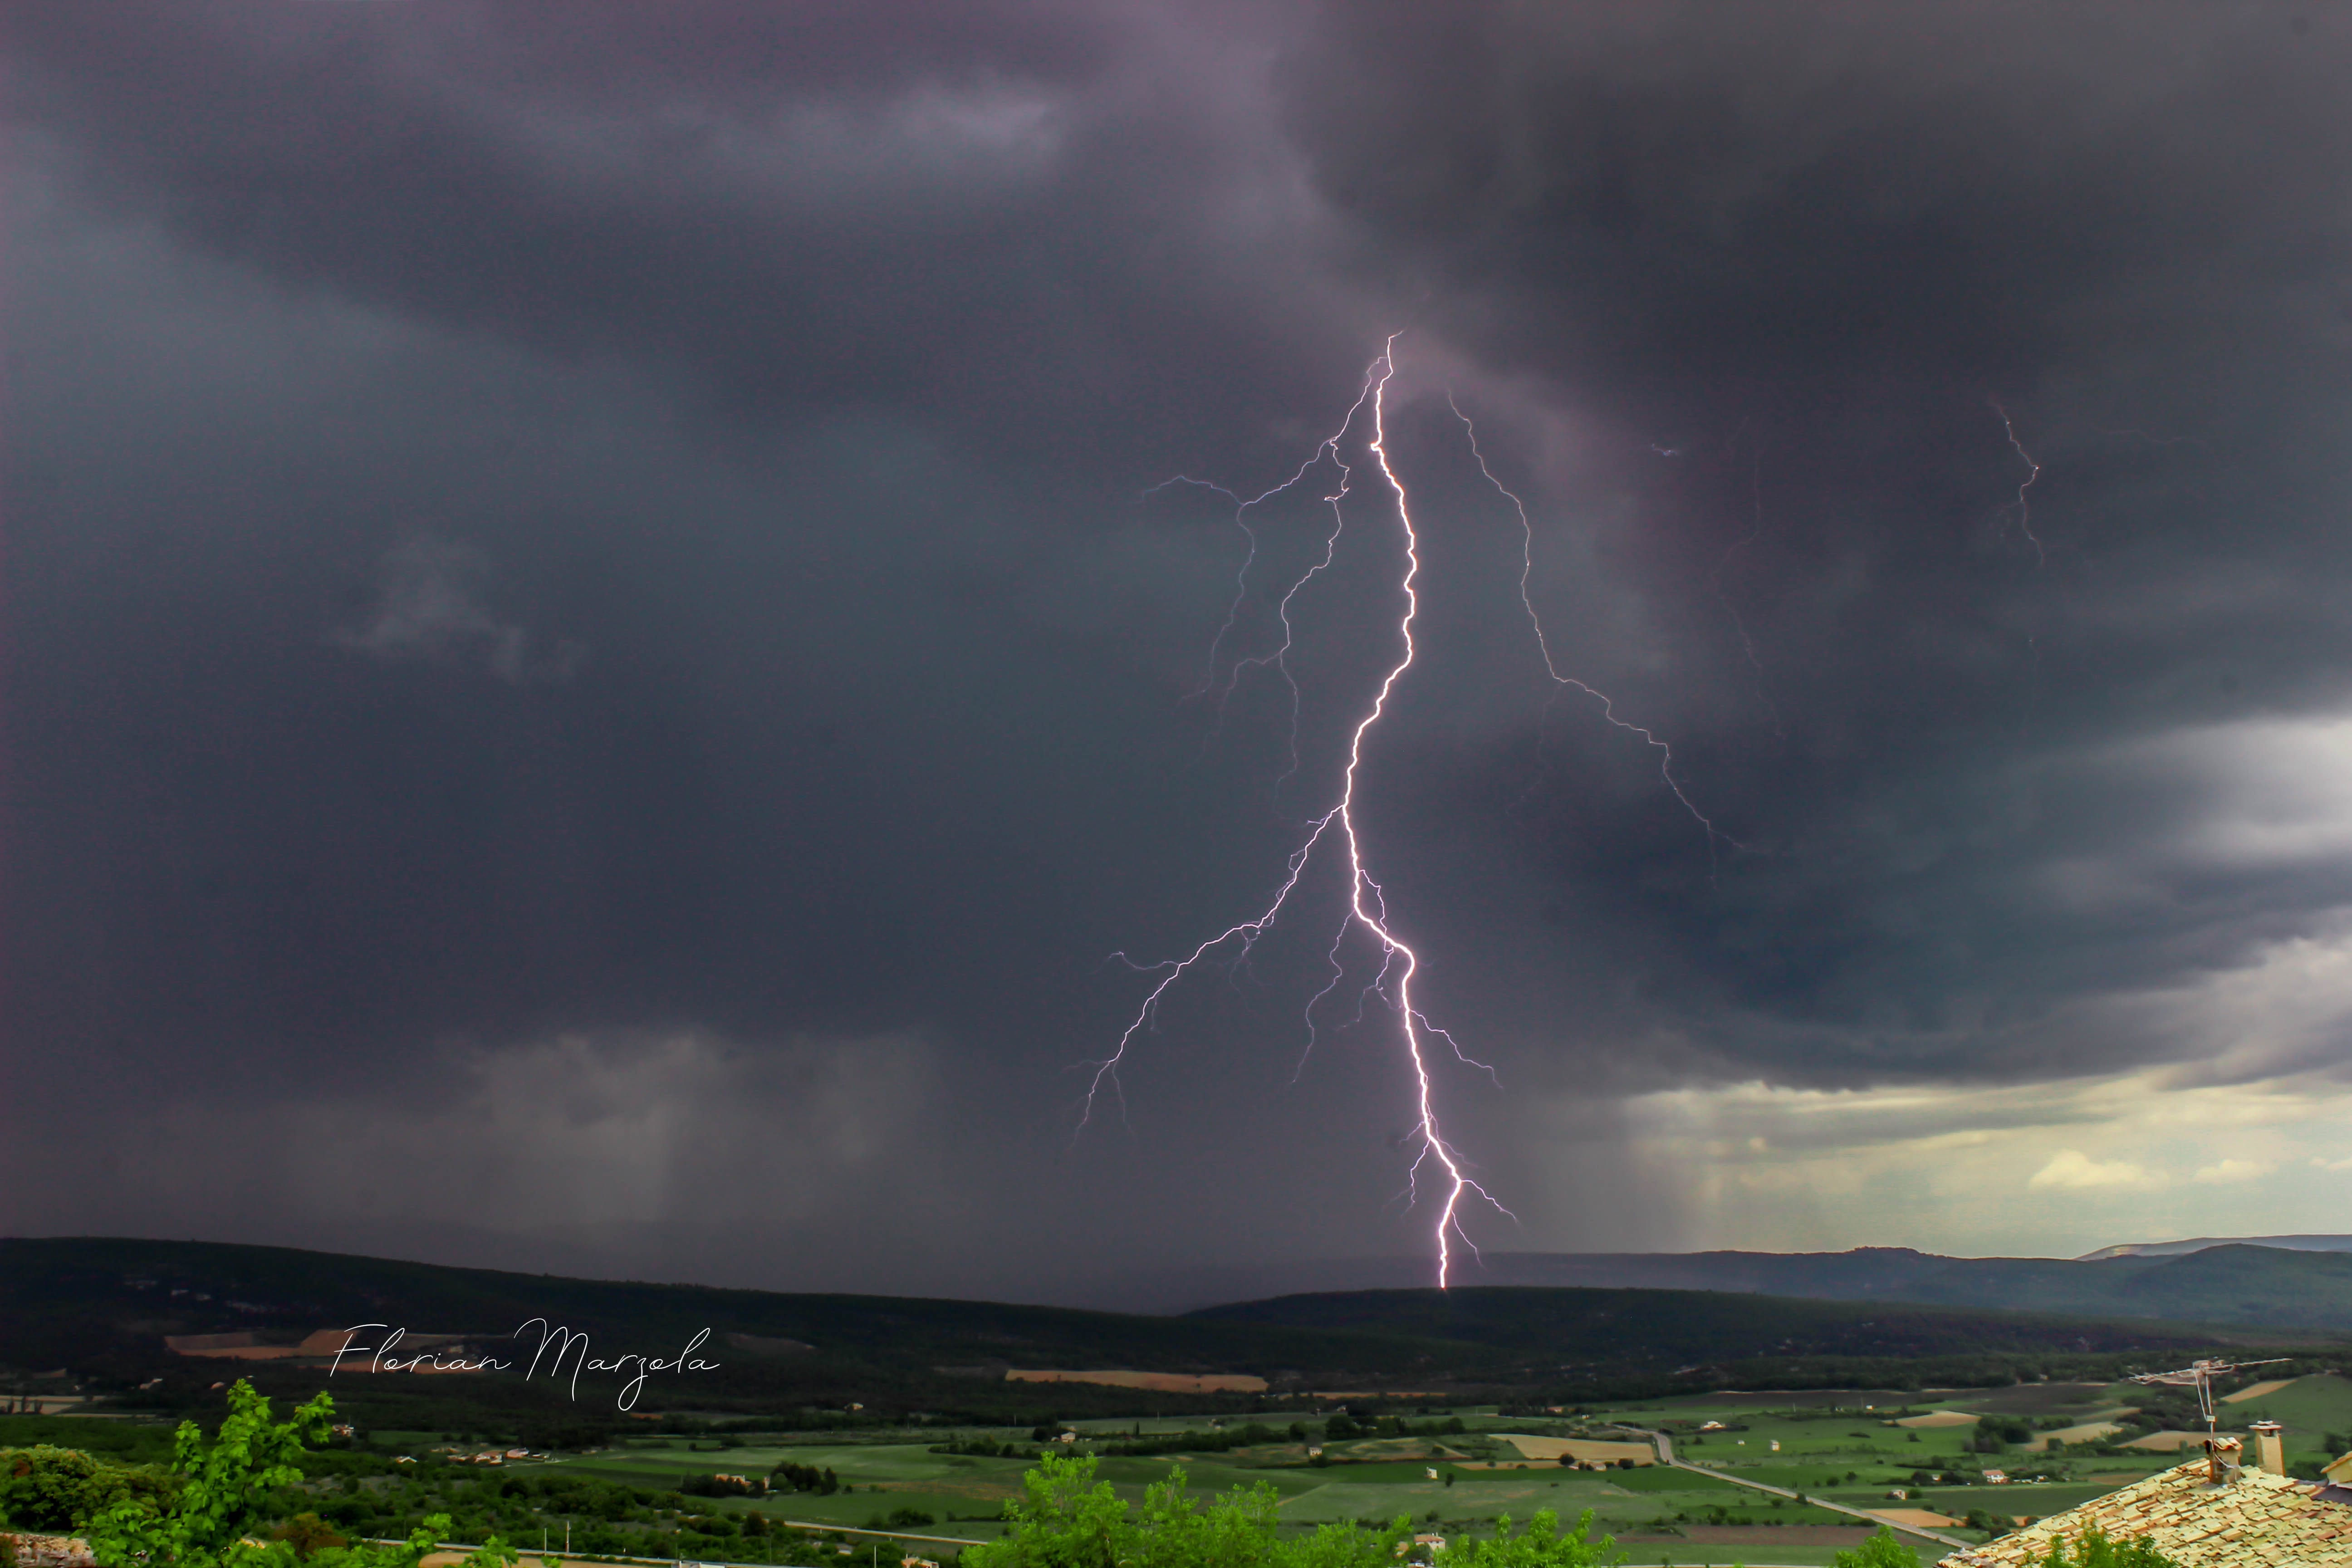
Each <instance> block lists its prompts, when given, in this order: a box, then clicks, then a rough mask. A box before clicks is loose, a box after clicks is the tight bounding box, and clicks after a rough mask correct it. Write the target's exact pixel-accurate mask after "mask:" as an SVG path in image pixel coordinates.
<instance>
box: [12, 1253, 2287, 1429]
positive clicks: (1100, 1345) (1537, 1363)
mask: <svg viewBox="0 0 2352 1568" xmlns="http://www.w3.org/2000/svg"><path fill="white" fill-rule="evenodd" d="M531 1319H546V1320H548V1321H551V1322H558V1323H563V1324H566V1325H568V1326H569V1327H571V1328H572V1329H574V1330H578V1331H583V1332H585V1333H587V1334H589V1335H591V1336H592V1338H593V1346H594V1351H595V1353H596V1354H598V1355H611V1354H614V1353H642V1354H652V1355H662V1356H674V1355H676V1354H677V1352H679V1351H680V1350H681V1349H682V1348H683V1347H685V1346H686V1345H688V1343H689V1342H693V1341H694V1340H695V1338H696V1336H698V1335H702V1334H704V1333H705V1331H708V1336H707V1338H705V1339H704V1340H703V1342H702V1343H703V1346H704V1348H703V1350H702V1352H701V1354H702V1356H703V1357H705V1358H707V1360H708V1361H709V1363H715V1364H713V1365H711V1366H709V1367H708V1368H706V1369H698V1370H697V1371H695V1372H694V1373H691V1374H690V1375H670V1376H666V1377H662V1378H657V1379H655V1380H653V1381H652V1382H651V1383H649V1384H647V1385H646V1387H645V1388H644V1389H643V1390H642V1392H641V1397H640V1398H639V1400H638V1402H637V1404H636V1405H635V1413H639V1414H651V1413H656V1412H659V1411H662V1410H665V1409H667V1410H674V1411H675V1410H694V1411H699V1412H703V1413H705V1414H711V1415H725V1414H726V1413H728V1412H730V1411H740V1412H743V1413H746V1414H750V1413H753V1412H772V1411H774V1410H776V1409H778V1408H780V1407H781V1408H803V1409H811V1408H830V1409H833V1410H835V1411H839V1412H845V1413H846V1412H848V1410H849V1407H850V1406H853V1405H856V1406H859V1407H861V1408H863V1409H864V1410H866V1412H868V1413H869V1414H868V1415H867V1416H866V1417H864V1418H866V1419H879V1418H884V1417H886V1416H888V1415H892V1414H893V1413H899V1414H903V1413H907V1412H912V1411H927V1412H932V1413H947V1414H950V1415H954V1414H958V1413H961V1414H964V1415H971V1416H974V1417H979V1416H982V1415H1017V1414H1019V1413H1020V1412H1023V1411H1027V1410H1033V1409H1034V1410H1041V1411H1042V1410H1046V1409H1052V1410H1056V1411H1059V1412H1061V1413H1063V1414H1066V1415H1076V1414H1083V1413H1086V1412H1087V1411H1090V1410H1093V1409H1095V1408H1096V1407H1097V1406H1101V1407H1103V1408H1108V1407H1109V1405H1115V1404H1121V1403H1122V1402H1123V1403H1124V1404H1125V1405H1132V1404H1133V1403H1134V1401H1135V1398H1136V1395H1135V1394H1133V1393H1131V1392H1122V1391H1119V1390H1115V1389H1110V1388H1104V1387H1097V1386H1093V1385H1085V1384H1041V1383H1028V1382H1018V1381H1008V1380H1007V1379H1006V1376H1005V1373H1006V1372H1007V1371H1008V1370H1011V1369H1013V1368H1022V1369H1056V1370H1099V1369H1108V1368H1118V1369H1134V1370H1139V1371H1147V1372H1160V1373H1239V1374H1244V1375H1247V1376H1254V1377H1257V1378H1263V1379H1264V1380H1265V1383H1266V1384H1267V1385H1268V1387H1267V1391H1266V1394H1265V1395H1260V1394H1256V1393H1255V1392H1254V1391H1227V1392H1223V1393H1219V1394H1204V1393H1178V1392H1171V1393H1167V1394H1158V1393H1155V1394H1151V1395H1150V1398H1151V1399H1152V1400H1153V1401H1154V1402H1155V1403H1156V1404H1159V1405H1164V1406H1165V1407H1166V1408H1167V1409H1168V1410H1169V1411H1171V1412H1177V1411H1181V1410H1184V1409H1190V1408H1202V1409H1210V1408H1234V1407H1246V1406H1247V1405H1251V1404H1252V1403H1253V1402H1255V1401H1256V1400H1258V1399H1260V1398H1263V1397H1278V1396H1280V1395H1282V1394H1286V1393H1296V1392H1303V1391H1307V1390H1314V1389H1323V1390H1331V1389H1346V1390H1372V1391H1379V1390H1382V1389H1388V1390H1412V1391H1419V1392H1434V1393H1441V1394H1449V1393H1450V1394H1462V1395H1465V1396H1467V1395H1470V1394H1472V1392H1473V1391H1474V1390H1475V1391H1484V1397H1486V1398H1489V1399H1492V1398H1505V1399H1510V1398H1520V1399H1525V1400H1528V1401H1534V1400H1537V1399H1539V1398H1549V1399H1553V1400H1555V1401H1557V1400H1559V1399H1563V1398H1568V1399H1573V1398H1581V1397H1590V1398H1601V1397H1612V1396H1627V1394H1626V1391H1631V1392H1632V1394H1641V1395H1646V1394H1650V1393H1654V1392H1667V1391H1671V1390H1675V1389H1696V1388H1704V1387H1709V1386H1715V1387H1726V1386H1729V1387H1738V1386H1748V1387H1757V1386H1769V1387H1790V1386H1814V1387H1837V1386H1857V1385H1871V1386H1906V1385H1907V1386H1918V1385H1920V1384H1975V1383H1988V1382H1990V1383H2007V1382H2011V1381H2014V1380H2015V1379H2017V1378H2019V1377H2029V1378H2030V1377H2036V1376H2044V1375H2046V1376H2053V1377H2067V1376H2101V1377H2104V1376H2112V1375H2114V1374H2116V1373H2118V1372H2122V1371H2128V1370H2137V1369H2139V1368H2142V1367H2145V1366H2147V1365H2151V1364H2154V1363H2164V1364H2172V1363H2177V1362H2178V1361H2180V1360H2182V1359H2185V1358H2186V1357H2188V1356H2190V1355H2194V1354H2201V1353H2207V1352H2210V1350H2211V1349H2212V1348H2214V1346H2215V1345H2216V1344H2217V1343H2218V1342H2233V1341H2234V1342H2238V1343H2242V1344H2247V1345H2252V1343H2253V1340H2252V1336H2249V1335H2245V1334H2238V1335H2231V1334H2228V1333H2226V1332H2224V1333H2221V1334H2218V1335H2217V1334H2216V1333H2215V1332H2214V1331H2210V1330H2204V1329H2199V1328H2195V1327H2191V1326H2188V1325H2158V1324H2153V1323H2148V1322H2145V1321H2143V1322H2124V1323H2118V1322H2116V1321H2101V1320H2097V1319H2093V1318H2089V1317H2083V1316H2059V1315H2052V1314H2030V1313H2017V1312H2007V1311H1999V1310H1987V1309H1981V1308H1967V1309H1954V1308H1939V1307H1926V1306H1902V1305H1892V1304H1889V1303H1885V1302H1873V1303H1860V1304H1856V1303H1845V1302H1832V1301H1820V1300H1785V1299H1775V1298H1769V1297H1760V1296H1733V1295H1727V1294H1724V1293H1721V1292H1700V1291H1675V1290H1601V1289H1494V1288H1460V1289H1454V1290H1453V1291H1451V1292H1447V1293H1443V1294H1441V1293H1440V1292H1437V1291H1433V1290H1426V1289H1423V1290H1399V1291H1375V1292H1360V1293H1355V1294H1353V1295H1349V1296H1344V1297H1343V1296H1326V1297H1310V1298H1293V1299H1288V1300H1275V1301H1265V1302H1256V1303H1244V1304H1240V1305H1236V1306H1232V1307H1225V1308H1220V1309H1216V1310H1212V1311H1208V1312H1204V1313H1200V1314H1194V1315H1189V1316H1185V1317H1173V1318H1171V1317H1147V1316H1140V1315H1132V1314H1120V1313H1112V1312H1091V1311H1079V1310H1070V1309H1064V1308H1055V1307H1035V1306H1014V1305H1007V1304H1004V1303H999V1302H984V1301H956V1300H919V1299H910V1298H903V1297H878V1296H849V1295H793V1294H785V1293H779V1292H772V1291H761V1290H739V1289H714V1288H711V1287H706V1286H698V1285H675V1284H649V1283H641V1282H629V1281H614V1280H590V1279H563V1278H559V1277H554V1276H547V1275H529V1274H514V1273H503V1272H499V1271H497V1270H490V1269H478V1268H443V1267H439V1266H436V1265H432V1264H423V1263H412V1262H402V1261H397V1260H393V1259H385V1258H357V1257H347V1256H342V1255H339V1254H332V1253H321V1252H306V1251H298V1250H294V1249H291V1248H284V1247H242V1246H230V1245H221V1244H208V1243H198V1242H172V1241H142V1240H128V1239H108V1238H53V1239H39V1240H26V1239H18V1240H5V1239H0V1380H5V1379H14V1380H16V1383H17V1384H22V1383H23V1380H24V1379H25V1378H26V1377H27V1376H30V1375H31V1374H34V1373H42V1372H53V1371H57V1370H58V1369H64V1370H65V1371H66V1372H67V1373H69V1375H70V1377H71V1379H72V1380H75V1381H78V1382H79V1383H81V1384H83V1385H84V1386H85V1387H86V1388H88V1389H89V1390H91V1391H93V1392H98V1393H105V1394H113V1395H116V1396H119V1397H122V1398H127V1399H130V1400H131V1401H132V1403H134V1404H135V1403H136V1402H137V1400H138V1399H139V1398H141V1397H148V1398H152V1400H157V1401H163V1402H165V1403H169V1402H171V1401H172V1400H173V1399H182V1400H184V1398H185V1396H186V1395H187V1394H188V1392H189V1391H190V1390H202V1389H205V1388H208V1387H210V1386H211V1384H214V1383H215V1382H217V1381H219V1380H221V1379H223V1378H225V1377H231V1376H235V1375H237V1374H240V1373H244V1374H248V1375H251V1376H252V1377H253V1378H255V1379H256V1381H257V1383H258V1384H261V1385H262V1386H263V1387H264V1388H265V1389H266V1390H268V1391H273V1392H280V1393H284V1394H301V1393H303V1392H304V1391H306V1390H310V1389H315V1388H317V1387H320V1386H322V1385H328V1373H327V1369H326V1365H325V1363H324V1362H323V1361H322V1360H320V1359H318V1358H316V1357H312V1358H308V1359H283V1360H272V1359H253V1358H252V1357H251V1356H250V1354H249V1352H251V1351H252V1350H257V1349H263V1348H268V1347H290V1346H294V1345H296V1344H297V1343H298V1342H301V1341H302V1340H304V1339H305V1338H306V1337H307V1336H310V1335H313V1334H316V1333H318V1332H319V1331H321V1330H341V1329H344V1328H348V1327H350V1326H352V1325H354V1324H360V1323H381V1324H385V1325H390V1326H395V1327H401V1328H404V1329H406V1330H408V1331H410V1332H411V1334H412V1335H415V1336H427V1335H441V1336H449V1337H450V1338H449V1339H447V1340H445V1341H442V1342H440V1343H441V1347H442V1348H444V1349H446V1348H447V1347H448V1346H449V1345H451V1344H453V1343H455V1344H457V1345H461V1346H463V1347H466V1348H467V1349H468V1350H469V1351H470V1352H471V1353H472V1354H475V1355H479V1354H481V1353H483V1352H485V1351H489V1352H495V1353H496V1354H498V1355H499V1356H503V1357H508V1358H511V1360H510V1363H509V1364H510V1367H511V1366H514V1365H520V1364H521V1363H527V1362H528V1361H529V1359H530V1358H529V1352H530V1348H531V1347H530V1338H531V1336H530V1335H526V1336H525V1337H524V1338H523V1339H522V1340H520V1341H519V1340H517V1339H516V1337H515V1334H516V1330H517V1327H518V1325H520V1324H522V1323H524V1322H525V1321H527V1320H531ZM210 1335H233V1336H237V1337H239V1338H243V1339H248V1340H249V1341H250V1342H251V1344H249V1345H247V1346H237V1345H232V1344H225V1343H221V1342H212V1343H207V1344H200V1345H194V1346H191V1345H190V1344H189V1343H188V1342H187V1340H186V1338H185V1337H184V1336H210ZM167 1336H170V1337H174V1338H179V1339H180V1340H181V1349H182V1350H189V1349H195V1350H202V1351H210V1352H215V1353H217V1352H220V1351H223V1350H240V1349H241V1350H244V1351H246V1352H248V1354H247V1359H244V1360H236V1361H229V1360H222V1359H213V1358H212V1357H210V1356H206V1357H202V1358H199V1357H195V1356H189V1355H184V1354H181V1353H178V1352H175V1351H174V1350H173V1349H172V1348H171V1347H170V1346H169V1345H168V1344H167V1343H166V1338H167ZM2271 1338H2272V1339H2273V1340H2278V1339H2284V1340H2285V1342H2287V1345H2288V1349H2289V1350H2290V1351H2291V1352H2292V1351H2294V1350H2297V1349H2300V1350H2303V1351H2305V1352H2310V1353H2317V1347H2316V1346H2315V1344H2314V1343H2313V1342H2311V1341H2310V1339H2309V1338H2308V1337H2307V1336H2306V1337H2304V1338H2301V1339H2297V1338H2296V1337H2294V1336H2272V1337H2271ZM430 1347H431V1342H427V1341H424V1340H422V1339H421V1338H420V1339H416V1340H412V1342H411V1345H410V1347H409V1348H410V1349H411V1350H412V1351H413V1350H416V1349H420V1348H430ZM2328 1353H2331V1354H2332V1353H2333V1352H2328ZM159 1378H160V1379H162V1380H163V1381H162V1383H161V1384H157V1386H156V1388H155V1389H154V1390H152V1391H151V1392H149V1393H147V1394H142V1393H141V1392H140V1385H141V1384H148V1383H150V1382H151V1381H152V1380H155V1379H159ZM599 1383H600V1380H599V1379H596V1378H593V1377H592V1378H590V1379H589V1380H588V1381H587V1382H586V1383H584V1384H583V1385H582V1389H581V1391H580V1392H578V1393H577V1394H572V1393H571V1392H569V1391H562V1390H559V1389H557V1388H553V1387H551V1385H550V1384H549V1383H548V1382H547V1381H546V1380H545V1379H544V1378H542V1379H541V1380H540V1381H539V1382H536V1383H531V1384H528V1385H527V1386H526V1385H525V1384H524V1383H523V1382H522V1380H521V1378H520V1375H519V1374H518V1373H515V1372H514V1371H511V1370H508V1371H503V1372H498V1373H486V1374H477V1375H470V1376H443V1377H406V1376H403V1377H384V1376H373V1375H367V1374H363V1373H362V1374H356V1375H355V1374H353V1373H352V1372H351V1371H350V1370H349V1369H346V1370H345V1371H344V1372H342V1373H337V1374H336V1375H335V1376H334V1377H333V1379H332V1382H331V1386H332V1388H333V1389H334V1392H335V1394H336V1397H337V1400H338V1401H339V1402H354V1401H356V1402H363V1403H367V1404H370V1405H378V1406H381V1405H385V1403H386V1402H387V1401H409V1402H414V1401H442V1400H450V1399H464V1400H470V1401H477V1402H481V1401H488V1402H494V1403H495V1402H520V1403H523V1404H530V1403H531V1402H534V1401H536V1402H540V1403H548V1402H554V1403H555V1405H560V1406H562V1407H563V1408H572V1407H574V1406H579V1407H583V1408H584V1407H585V1406H587V1405H594V1404H597V1403H599V1402H601V1405H602V1406H604V1407H605V1409H604V1414H605V1415H606V1416H607V1417H608V1418H611V1419H619V1417H615V1416H612V1415H611V1411H610V1407H611V1406H612V1405H614V1393H613V1386H614V1385H616V1384H617V1383H618V1379H617V1378H613V1377H606V1378H604V1379H602V1380H601V1383H602V1384H603V1385H604V1386H603V1387H602V1389H601V1391H599V1388H598V1386H597V1385H598V1384H599ZM30 1391H32V1392H39V1391H40V1390H39V1389H37V1388H35V1389H32V1390H30ZM552 1408H553V1406H551V1409H552ZM411 1415H412V1416H413V1417H415V1418H414V1419H411V1420H410V1424H420V1425H438V1424H442V1423H435V1422H430V1421H427V1420H425V1419H423V1418H422V1417H421V1415H417V1414H416V1413H415V1412H412V1413H411ZM375 1418H376V1419H379V1420H385V1421H389V1419H390V1413H389V1412H388V1411H384V1412H381V1413H379V1415H377V1416H376V1417H375Z"/></svg>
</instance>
